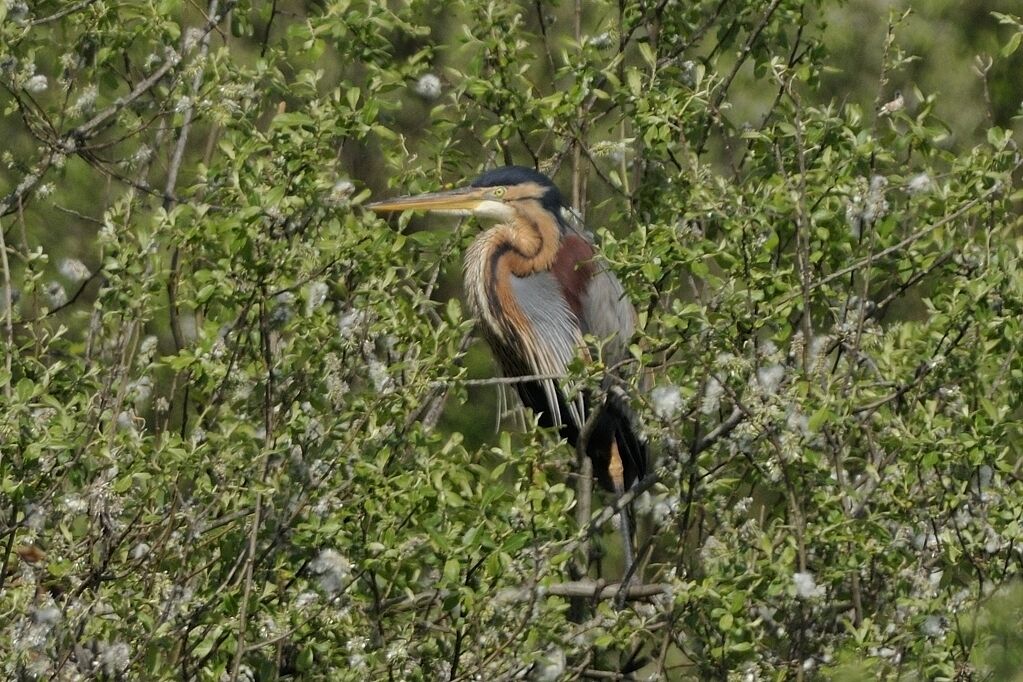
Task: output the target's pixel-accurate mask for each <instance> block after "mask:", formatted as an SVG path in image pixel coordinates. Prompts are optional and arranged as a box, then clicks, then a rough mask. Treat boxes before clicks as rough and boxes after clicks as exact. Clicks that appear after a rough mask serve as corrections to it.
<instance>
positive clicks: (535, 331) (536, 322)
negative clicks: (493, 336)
mask: <svg viewBox="0 0 1023 682" xmlns="http://www.w3.org/2000/svg"><path fill="white" fill-rule="evenodd" d="M510 279H511V290H512V292H513V293H514V295H515V299H516V303H518V305H519V308H520V309H521V310H522V312H523V314H524V315H525V316H526V319H527V320H529V323H530V327H531V329H529V330H526V333H524V334H522V335H521V342H522V352H523V355H524V356H525V360H526V364H528V365H529V366H530V368H531V370H532V371H531V372H530V373H531V374H546V375H561V374H564V373H565V372H566V371H567V369H568V365H569V363H570V362H572V359H573V358H574V357H575V355H576V353H577V351H578V349H579V348H580V347H581V345H582V336H581V335H580V333H579V322H578V321H577V320H576V317H575V315H574V314H573V313H572V311H571V310H570V309H569V305H568V303H567V301H566V300H565V298H564V296H560V295H558V294H559V292H560V286H559V284H558V282H557V280H555V278H554V276H553V275H552V274H551V273H549V272H538V273H535V274H533V275H530V276H529V277H516V276H515V275H510ZM539 383H540V385H541V386H542V388H543V392H544V396H545V398H546V401H547V404H548V405H550V406H554V405H559V404H561V405H562V407H564V408H565V409H566V410H567V413H568V414H567V415H565V416H564V417H563V416H562V410H560V409H558V410H550V412H551V413H552V414H551V416H552V418H553V420H554V426H557V427H558V428H561V426H562V425H563V424H564V423H565V422H566V421H567V419H571V421H572V422H574V423H575V425H576V426H577V427H578V426H579V425H581V424H583V423H584V422H583V414H584V407H583V404H582V402H581V401H573V402H571V403H567V404H566V403H565V402H564V400H563V396H561V400H559V394H560V391H559V390H558V389H557V386H556V384H555V382H554V381H553V380H552V379H545V380H542V381H540V382H539ZM566 418H567V419H566Z"/></svg>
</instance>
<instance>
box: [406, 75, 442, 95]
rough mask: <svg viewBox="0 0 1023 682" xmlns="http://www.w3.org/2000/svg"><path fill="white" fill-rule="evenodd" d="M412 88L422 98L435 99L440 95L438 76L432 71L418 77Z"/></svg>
mask: <svg viewBox="0 0 1023 682" xmlns="http://www.w3.org/2000/svg"><path fill="white" fill-rule="evenodd" d="M413 89H414V90H415V93H416V94H417V95H419V96H420V97H422V98H423V99H427V100H435V99H437V98H438V97H440V93H441V85H440V78H437V77H436V76H434V75H433V74H432V73H425V74H423V75H422V76H420V77H419V80H417V81H416V85H415V87H414V88H413Z"/></svg>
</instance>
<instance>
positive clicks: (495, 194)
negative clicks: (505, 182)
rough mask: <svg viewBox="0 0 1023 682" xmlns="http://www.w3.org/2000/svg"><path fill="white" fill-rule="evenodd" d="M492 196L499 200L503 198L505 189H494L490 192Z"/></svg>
mask: <svg viewBox="0 0 1023 682" xmlns="http://www.w3.org/2000/svg"><path fill="white" fill-rule="evenodd" d="M490 196H492V197H498V198H500V197H503V196H504V187H495V188H494V189H492V190H490Z"/></svg>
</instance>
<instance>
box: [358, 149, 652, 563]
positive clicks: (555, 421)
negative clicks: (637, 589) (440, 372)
mask: <svg viewBox="0 0 1023 682" xmlns="http://www.w3.org/2000/svg"><path fill="white" fill-rule="evenodd" d="M368 208H370V209H372V210H374V211H377V212H392V211H408V210H427V211H436V212H442V213H448V214H455V215H475V216H478V217H481V218H488V219H492V220H496V221H497V223H498V224H497V225H496V226H494V227H491V228H490V229H488V230H486V231H484V232H483V233H482V234H480V235H479V236H478V237H476V239H475V241H473V243H472V246H470V247H469V250H468V252H467V253H466V255H465V291H466V297H467V298H468V302H469V306H470V308H471V310H472V312H473V314H474V315H475V317H476V319H477V322H478V324H479V328H480V329H481V330H482V333H483V337H484V338H485V339H486V341H487V343H488V344H489V345H490V348H491V349H492V351H493V353H494V355H495V357H496V358H497V361H498V363H499V364H500V366H501V369H502V370H503V371H504V374H505V375H507V376H509V377H562V376H565V375H566V374H567V373H568V365H569V363H570V362H572V360H573V359H574V358H576V357H583V358H584V359H586V358H589V357H590V350H589V349H588V348H587V346H586V344H585V343H584V340H583V337H584V336H585V335H592V336H594V337H596V338H597V339H600V340H602V341H605V342H606V343H605V344H604V346H603V349H604V350H603V352H604V360H605V362H607V363H608V364H609V365H610V364H613V363H614V362H616V361H617V360H620V359H621V358H622V357H623V356H624V354H625V351H626V348H627V346H628V341H629V339H630V337H631V336H632V333H633V330H634V328H635V318H636V313H635V310H634V309H633V307H632V304H631V303H630V302H629V300H628V299H627V298H626V297H625V292H624V290H623V289H622V285H621V283H620V282H619V281H618V279H617V278H616V277H615V276H614V274H613V273H612V272H611V271H610V270H608V268H607V266H606V265H605V264H604V263H603V262H601V261H600V260H598V259H597V258H596V254H595V251H594V248H593V244H592V242H591V240H590V238H589V235H588V234H587V233H586V232H584V231H583V229H582V228H581V226H580V224H579V221H578V220H577V218H576V217H575V215H574V214H573V213H572V212H571V211H569V209H568V208H567V207H566V206H565V203H564V200H563V199H562V196H561V192H559V191H558V188H557V187H556V186H555V185H554V183H553V182H551V180H550V178H548V177H547V176H545V175H543V174H542V173H538V172H537V171H534V170H532V169H530V168H524V167H520V166H506V167H503V168H497V169H494V170H491V171H488V172H486V173H484V174H483V175H481V176H480V177H478V178H476V180H474V181H473V182H472V183H471V184H470V185H469V186H467V187H462V188H458V189H453V190H450V191H446V192H436V193H430V194H421V195H418V196H408V197H400V198H396V199H391V200H387V201H379V202H375V203H372V204H369V206H368ZM515 387H516V389H517V391H518V394H519V397H520V398H521V399H522V402H523V403H524V404H525V405H526V406H527V407H529V408H531V409H532V410H533V411H534V412H536V414H537V415H538V418H539V422H540V424H541V425H542V426H546V427H555V428H557V429H558V430H559V432H560V433H561V435H562V436H563V437H564V438H565V439H566V440H568V442H569V443H570V444H572V445H573V446H574V447H576V448H577V449H580V450H582V451H584V452H585V453H586V455H587V456H589V458H590V459H591V460H592V462H593V470H594V473H595V475H596V478H597V480H598V481H599V482H600V484H601V485H602V486H603V487H604V488H606V489H607V490H610V491H613V492H614V493H616V494H617V495H619V496H620V495H622V494H624V493H625V491H626V490H628V489H629V487H631V486H632V485H633V484H634V483H635V482H636V481H637V480H639V479H640V478H642V477H643V475H644V473H645V472H646V448H645V445H644V443H643V441H642V440H641V438H640V437H639V436H638V434H637V432H636V429H635V426H634V423H633V417H632V412H631V410H630V409H629V406H628V404H627V399H626V396H625V394H624V392H622V391H621V390H620V389H619V388H617V387H615V386H614V385H613V384H612V382H611V378H610V377H609V378H608V379H607V380H606V381H605V382H604V385H603V386H602V387H601V391H600V392H599V395H598V394H597V393H595V392H590V393H583V394H581V395H578V396H575V397H573V398H570V397H569V396H567V395H566V394H565V391H564V390H563V388H562V386H561V385H560V384H559V382H558V381H557V379H555V378H536V379H530V380H523V381H522V382H519V383H516V384H515ZM621 520H622V524H621V527H622V531H623V536H624V544H625V562H626V575H629V574H630V573H631V570H632V562H633V552H632V541H631V531H630V528H629V520H628V513H627V512H623V513H622V515H621Z"/></svg>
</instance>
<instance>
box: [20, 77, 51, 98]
mask: <svg viewBox="0 0 1023 682" xmlns="http://www.w3.org/2000/svg"><path fill="white" fill-rule="evenodd" d="M49 86H50V83H49V81H47V80H46V76H44V75H42V74H37V75H35V76H32V77H31V78H29V79H28V80H27V81H25V90H27V91H28V92H30V93H32V94H33V95H38V94H39V93H40V92H46V88H48V87H49Z"/></svg>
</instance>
